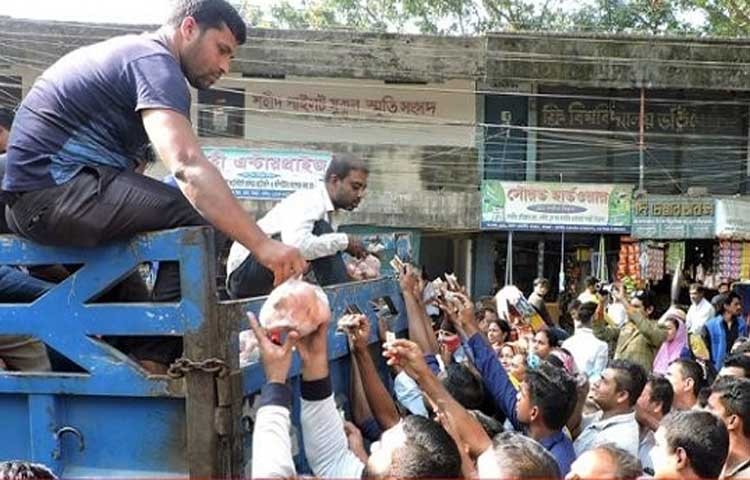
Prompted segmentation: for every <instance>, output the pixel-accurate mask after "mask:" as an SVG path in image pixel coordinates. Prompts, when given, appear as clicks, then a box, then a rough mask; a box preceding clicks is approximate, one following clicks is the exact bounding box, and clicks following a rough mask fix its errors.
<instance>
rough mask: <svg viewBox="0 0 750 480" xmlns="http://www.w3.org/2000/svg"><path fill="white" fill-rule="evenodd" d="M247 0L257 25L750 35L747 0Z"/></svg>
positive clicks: (428, 31)
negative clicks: (256, 1)
mask: <svg viewBox="0 0 750 480" xmlns="http://www.w3.org/2000/svg"><path fill="white" fill-rule="evenodd" d="M240 1H244V11H245V12H246V16H247V17H248V19H249V20H250V21H251V23H253V24H255V25H258V26H266V27H276V28H292V29H353V30H364V31H376V32H396V33H403V32H419V33H425V34H440V35H476V34H482V33H486V32H490V31H499V30H528V31H541V30H545V31H563V32H564V31H591V32H607V33H646V34H699V35H701V34H711V35H727V36H740V35H748V34H750V8H749V7H748V1H747V0H581V1H572V0H301V2H291V1H290V0H279V1H278V2H277V3H275V4H273V6H272V7H271V9H270V11H268V12H261V11H260V10H259V9H257V8H254V7H252V6H251V5H252V0H240Z"/></svg>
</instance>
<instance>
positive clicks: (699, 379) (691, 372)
mask: <svg viewBox="0 0 750 480" xmlns="http://www.w3.org/2000/svg"><path fill="white" fill-rule="evenodd" d="M670 365H679V366H680V371H681V372H682V376H683V377H685V378H691V379H692V380H693V395H695V396H696V397H697V396H698V394H699V393H700V391H701V388H703V387H705V386H706V385H707V383H706V374H705V372H704V371H703V367H701V365H700V363H698V362H696V361H695V360H691V359H689V358H678V359H677V360H673V361H672V363H670Z"/></svg>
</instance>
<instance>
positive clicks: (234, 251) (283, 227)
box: [227, 182, 349, 277]
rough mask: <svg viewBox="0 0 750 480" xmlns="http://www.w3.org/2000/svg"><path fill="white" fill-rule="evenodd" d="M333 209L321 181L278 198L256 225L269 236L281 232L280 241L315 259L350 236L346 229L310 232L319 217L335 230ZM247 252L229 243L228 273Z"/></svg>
mask: <svg viewBox="0 0 750 480" xmlns="http://www.w3.org/2000/svg"><path fill="white" fill-rule="evenodd" d="M334 211H335V208H334V207H333V202H332V201H331V197H330V196H329V195H328V190H327V189H326V186H325V183H323V182H320V183H319V184H318V185H317V186H316V187H315V188H314V189H312V190H298V191H296V192H294V193H292V194H291V195H289V196H288V197H286V198H285V199H283V200H281V201H280V202H279V203H278V204H276V206H274V207H273V208H272V209H271V211H270V212H268V213H267V214H266V215H265V216H264V217H263V218H261V219H260V220H258V227H260V229H261V230H263V233H265V234H266V235H268V236H269V237H272V236H274V235H281V241H282V242H283V243H285V244H287V245H291V246H293V247H297V248H298V249H299V250H300V253H301V254H302V256H303V257H305V259H306V260H315V259H316V258H322V257H328V256H330V255H334V254H336V253H337V252H340V251H341V250H346V248H347V247H348V246H349V236H348V235H347V234H345V233H327V234H325V235H313V233H312V231H313V227H314V225H315V222H317V221H319V220H325V221H326V222H329V223H331V227H332V228H333V229H334V230H336V226H335V225H334V224H333V222H332V221H331V217H330V214H331V213H332V212H334ZM249 254H250V252H249V251H248V249H247V248H245V247H244V245H242V244H240V243H239V242H234V243H233V244H232V248H231V249H230V250H229V259H228V260H227V277H228V276H229V275H230V274H231V273H232V272H234V271H235V270H236V269H237V268H238V267H239V266H240V265H241V264H242V262H244V261H245V259H246V258H247V256H248V255H249Z"/></svg>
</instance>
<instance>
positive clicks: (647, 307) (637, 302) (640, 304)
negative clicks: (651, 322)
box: [630, 290, 655, 318]
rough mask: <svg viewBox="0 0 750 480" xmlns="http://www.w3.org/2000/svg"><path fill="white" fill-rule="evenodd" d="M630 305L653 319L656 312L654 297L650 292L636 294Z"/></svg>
mask: <svg viewBox="0 0 750 480" xmlns="http://www.w3.org/2000/svg"><path fill="white" fill-rule="evenodd" d="M630 305H631V306H633V307H635V308H638V309H641V310H642V311H643V312H644V313H645V314H646V316H647V317H649V318H651V316H652V315H653V314H654V310H655V305H654V295H653V294H652V293H651V292H650V291H648V290H643V291H640V292H636V293H635V295H633V298H631V299H630Z"/></svg>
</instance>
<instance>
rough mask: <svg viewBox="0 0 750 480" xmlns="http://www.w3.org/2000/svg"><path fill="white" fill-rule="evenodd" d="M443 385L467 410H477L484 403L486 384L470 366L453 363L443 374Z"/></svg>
mask: <svg viewBox="0 0 750 480" xmlns="http://www.w3.org/2000/svg"><path fill="white" fill-rule="evenodd" d="M441 380H442V383H443V386H444V387H445V389H446V390H448V393H450V394H451V396H452V397H453V398H455V399H456V401H457V402H458V403H460V404H461V405H462V406H463V407H464V408H465V409H467V410H476V409H479V408H481V407H482V405H483V404H484V385H483V383H482V379H481V378H479V377H478V376H477V375H476V374H475V373H474V372H473V371H472V370H471V369H470V368H469V367H467V366H466V365H464V364H462V363H451V364H449V365H447V366H446V367H445V372H444V375H443V376H441Z"/></svg>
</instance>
